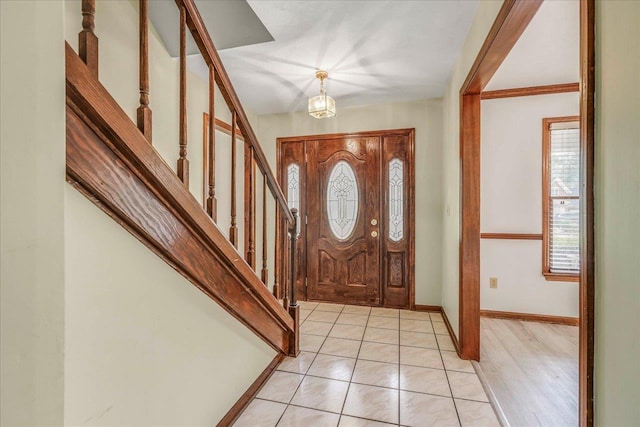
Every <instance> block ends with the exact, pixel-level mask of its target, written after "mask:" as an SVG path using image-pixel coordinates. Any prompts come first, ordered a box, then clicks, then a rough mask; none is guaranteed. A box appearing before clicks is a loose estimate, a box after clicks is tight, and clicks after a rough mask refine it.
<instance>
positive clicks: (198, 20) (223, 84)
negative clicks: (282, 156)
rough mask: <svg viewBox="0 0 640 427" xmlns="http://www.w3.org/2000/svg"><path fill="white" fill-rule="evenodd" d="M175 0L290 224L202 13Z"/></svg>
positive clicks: (281, 196)
mask: <svg viewBox="0 0 640 427" xmlns="http://www.w3.org/2000/svg"><path fill="white" fill-rule="evenodd" d="M175 2H176V5H177V6H178V8H184V10H185V12H186V21H187V27H188V28H189V30H190V31H191V35H192V36H193V40H194V41H195V43H196V45H197V46H198V49H199V50H200V53H201V54H202V57H203V58H204V61H205V63H206V64H207V65H212V66H213V67H214V69H215V80H216V83H217V84H218V87H219V88H220V93H221V94H222V97H223V98H224V100H225V101H226V103H227V105H228V106H229V109H230V110H231V111H232V112H235V113H236V121H237V126H238V128H239V129H240V131H241V132H242V135H243V136H244V139H245V142H246V143H247V144H249V145H250V146H251V148H253V153H254V156H255V159H256V164H257V165H258V168H260V171H261V172H262V173H263V174H264V175H265V176H266V177H267V186H268V187H269V189H270V190H271V194H273V197H274V198H275V199H276V203H277V204H278V205H279V207H280V210H281V212H282V214H283V215H284V218H286V220H287V222H289V223H290V224H291V223H292V222H293V216H292V215H291V212H290V211H289V207H288V205H287V199H286V198H285V196H284V194H283V193H282V190H281V189H280V186H279V185H278V181H277V180H276V178H275V175H274V174H273V171H272V170H271V167H270V166H269V162H268V161H267V157H266V156H265V154H264V151H262V147H261V146H260V144H259V143H258V138H257V137H256V135H255V133H254V132H253V129H252V128H251V125H250V123H249V119H248V118H247V115H246V113H245V112H244V109H243V108H242V104H240V100H239V98H238V95H237V94H236V92H235V90H234V89H233V85H232V84H231V80H230V79H229V75H228V74H227V71H226V70H225V68H224V65H223V64H222V60H221V59H220V56H219V55H218V51H217V50H216V48H215V46H214V44H213V41H212V40H211V36H210V35H209V31H207V28H206V26H205V24H204V22H203V21H202V17H201V16H200V12H198V8H197V7H196V5H195V2H194V0H175Z"/></svg>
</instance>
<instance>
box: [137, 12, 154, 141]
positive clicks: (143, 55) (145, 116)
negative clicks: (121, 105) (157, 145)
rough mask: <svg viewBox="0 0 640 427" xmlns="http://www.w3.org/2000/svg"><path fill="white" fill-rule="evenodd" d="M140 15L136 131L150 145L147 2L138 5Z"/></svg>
mask: <svg viewBox="0 0 640 427" xmlns="http://www.w3.org/2000/svg"><path fill="white" fill-rule="evenodd" d="M138 6H139V9H140V13H139V19H140V25H139V31H140V34H139V44H140V68H139V72H140V76H139V79H140V106H139V107H138V111H137V113H138V129H140V132H142V134H143V135H144V137H145V138H146V139H147V141H149V144H151V140H152V139H151V130H152V128H151V108H149V24H148V22H149V21H148V19H147V0H140V1H139V3H138Z"/></svg>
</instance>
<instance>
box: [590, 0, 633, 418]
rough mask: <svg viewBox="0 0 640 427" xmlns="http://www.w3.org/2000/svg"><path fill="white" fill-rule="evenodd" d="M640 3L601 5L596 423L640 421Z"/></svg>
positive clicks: (598, 22) (598, 30) (598, 36)
mask: <svg viewBox="0 0 640 427" xmlns="http://www.w3.org/2000/svg"><path fill="white" fill-rule="evenodd" d="M638 76H640V2H637V1H609V0H607V1H598V2H597V4H596V105H595V110H596V159H595V162H596V181H595V195H596V200H595V203H596V218H595V223H596V297H595V298H596V313H595V316H596V318H595V323H596V336H595V343H596V354H595V370H596V372H595V424H596V425H597V426H620V427H630V426H636V425H638V420H640V328H639V327H638V326H640V255H638V241H640V223H639V222H638V218H639V217H640V89H639V88H640V86H638Z"/></svg>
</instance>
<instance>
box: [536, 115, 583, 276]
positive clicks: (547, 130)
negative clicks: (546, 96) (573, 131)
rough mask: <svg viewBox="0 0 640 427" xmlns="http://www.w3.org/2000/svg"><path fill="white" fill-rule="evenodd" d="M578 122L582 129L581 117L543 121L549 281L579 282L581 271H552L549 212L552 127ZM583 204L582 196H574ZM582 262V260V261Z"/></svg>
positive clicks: (544, 250)
mask: <svg viewBox="0 0 640 427" xmlns="http://www.w3.org/2000/svg"><path fill="white" fill-rule="evenodd" d="M566 122H578V127H577V129H579V128H580V116H565V117H548V118H544V119H542V275H543V276H544V277H545V279H546V280H549V281H562V282H578V281H580V271H579V270H578V271H577V272H576V273H558V272H552V271H551V265H550V264H551V263H550V259H549V256H550V252H551V250H550V249H551V248H550V240H551V230H550V229H549V211H550V204H551V188H550V174H551V150H550V149H551V126H552V125H553V124H555V123H566ZM580 152H582V140H580ZM572 198H573V199H577V200H578V202H579V203H580V204H581V200H580V196H574V197H572ZM581 261H582V260H581Z"/></svg>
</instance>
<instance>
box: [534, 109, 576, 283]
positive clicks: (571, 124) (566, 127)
mask: <svg viewBox="0 0 640 427" xmlns="http://www.w3.org/2000/svg"><path fill="white" fill-rule="evenodd" d="M543 128H544V136H543V150H544V155H543V161H544V167H543V174H544V176H543V197H544V200H543V207H544V212H543V215H544V216H543V226H544V229H543V236H544V239H543V246H544V266H543V274H544V275H545V276H546V277H547V279H549V280H567V279H568V278H577V276H578V274H579V272H580V129H579V122H578V118H577V117H561V118H554V119H544V120H543Z"/></svg>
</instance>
